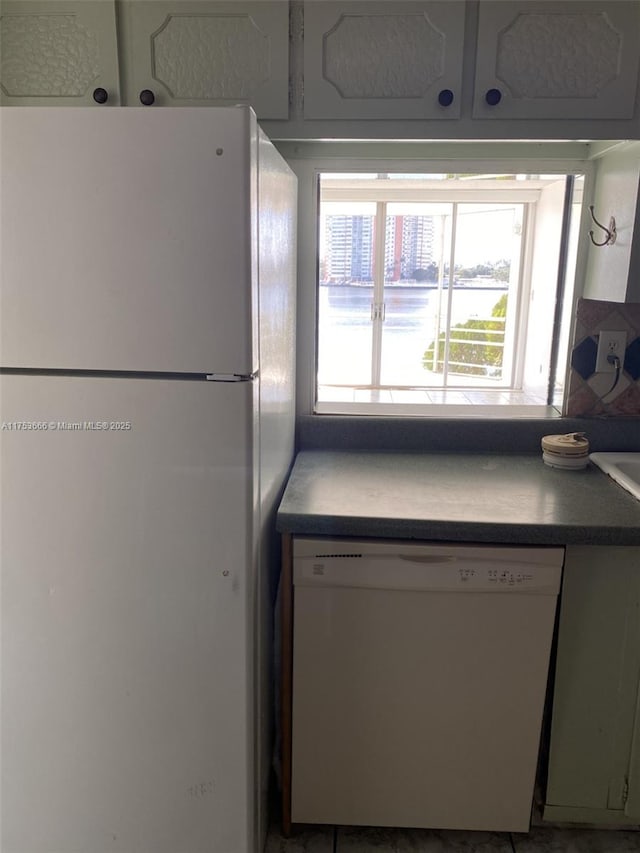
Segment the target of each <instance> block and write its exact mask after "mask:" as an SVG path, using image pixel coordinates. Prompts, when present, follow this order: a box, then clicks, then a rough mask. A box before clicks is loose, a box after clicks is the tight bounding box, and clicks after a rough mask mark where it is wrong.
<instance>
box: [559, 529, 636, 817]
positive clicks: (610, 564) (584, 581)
mask: <svg viewBox="0 0 640 853" xmlns="http://www.w3.org/2000/svg"><path fill="white" fill-rule="evenodd" d="M639 686H640V548H638V547H604V546H600V547H598V546H576V547H574V546H571V547H567V550H566V559H565V568H564V580H563V586H562V599H561V607H560V625H559V633H558V655H557V664H556V673H555V688H554V696H553V710H552V724H551V744H550V756H549V773H548V779H547V792H546V805H545V809H544V817H545V819H546V820H551V821H573V822H579V823H602V824H612V825H613V824H625V823H633V824H637V823H638V822H640V704H639V698H640V697H639V692H638V691H639Z"/></svg>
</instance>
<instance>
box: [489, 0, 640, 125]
mask: <svg viewBox="0 0 640 853" xmlns="http://www.w3.org/2000/svg"><path fill="white" fill-rule="evenodd" d="M550 6H553V8H552V9H551V8H550ZM639 33H640V4H638V3H635V2H633V3H630V2H616V0H612V2H581V0H576V2H559V3H553V4H550V3H548V2H540V0H528V2H509V3H505V2H483V3H481V4H480V15H479V22H478V47H477V65H476V84H475V96H474V105H473V117H474V118H502V119H505V118H548V119H567V118H568V119H574V118H589V119H603V118H610V119H614V118H615V119H628V118H632V117H633V114H634V108H635V100H636V86H637V78H638V58H639V50H640V35H639ZM495 90H497V91H498V92H499V95H500V97H499V99H498V100H497V102H496V103H493V105H492V104H490V103H488V102H487V97H489V99H490V100H491V96H490V95H489V96H487V93H489V92H491V91H495ZM493 100H494V101H496V96H495V95H494V96H493Z"/></svg>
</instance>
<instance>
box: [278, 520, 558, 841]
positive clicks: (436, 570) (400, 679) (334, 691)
mask: <svg viewBox="0 0 640 853" xmlns="http://www.w3.org/2000/svg"><path fill="white" fill-rule="evenodd" d="M293 558H294V562H293V565H294V571H293V580H294V611H293V619H294V629H293V730H292V738H293V743H292V803H291V817H292V820H293V821H294V822H296V823H331V824H346V825H368V826H402V827H433V828H449V829H478V830H502V831H514V832H519V831H520V832H522V831H527V830H528V828H529V821H530V816H531V806H532V799H533V789H534V782H535V774H536V766H537V758H538V747H539V740H540V728H541V723H542V714H543V706H544V700H545V690H546V685H547V672H548V667H549V655H550V648H551V642H552V638H553V630H554V617H555V610H556V602H557V595H558V591H559V586H560V579H561V573H562V564H563V559H564V549H563V548H550V547H506V546H504V547H502V546H501V547H495V546H484V545H473V546H467V545H457V544H452V545H448V544H441V543H440V544H436V543H434V544H429V543H416V542H404V541H391V540H377V541H376V540H353V539H323V538H318V539H313V538H307V537H296V538H295V539H294V546H293Z"/></svg>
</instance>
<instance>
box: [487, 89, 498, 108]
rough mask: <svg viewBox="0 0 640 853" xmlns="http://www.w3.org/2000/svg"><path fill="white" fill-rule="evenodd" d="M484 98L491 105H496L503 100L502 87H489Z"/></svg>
mask: <svg viewBox="0 0 640 853" xmlns="http://www.w3.org/2000/svg"><path fill="white" fill-rule="evenodd" d="M484 99H485V101H486V102H487V103H488V104H489V106H490V107H495V105H496V104H499V103H500V101H501V100H502V92H501V91H500V89H489V90H488V92H487V94H486V95H485V96H484Z"/></svg>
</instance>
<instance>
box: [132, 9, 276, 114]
mask: <svg viewBox="0 0 640 853" xmlns="http://www.w3.org/2000/svg"><path fill="white" fill-rule="evenodd" d="M121 29H122V42H123V45H124V48H125V50H124V60H125V69H124V77H125V91H126V103H127V104H130V105H131V106H140V92H141V91H144V90H149V91H151V92H153V95H154V98H155V100H154V103H155V104H156V105H159V106H172V105H175V106H184V105H188V106H213V105H218V106H232V105H234V104H249V105H250V106H252V107H253V109H254V110H255V112H256V114H257V115H258V118H270V119H282V118H285V119H286V118H287V117H288V114H289V113H288V110H289V83H288V69H289V41H288V38H289V35H288V34H289V13H288V3H286V2H248V3H245V2H235V3H232V2H226V3H225V2H222V3H217V2H193V3H192V2H186V3H185V2H177V0H170V2H157V3H149V2H145V0H140V2H132V3H126V4H125V5H124V6H123V8H122V18H121Z"/></svg>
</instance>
